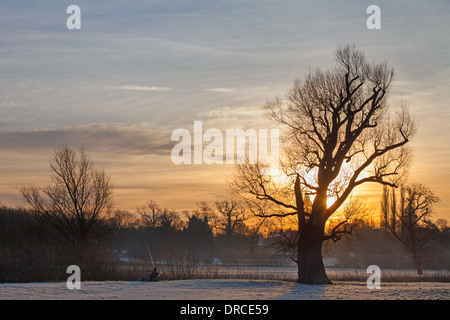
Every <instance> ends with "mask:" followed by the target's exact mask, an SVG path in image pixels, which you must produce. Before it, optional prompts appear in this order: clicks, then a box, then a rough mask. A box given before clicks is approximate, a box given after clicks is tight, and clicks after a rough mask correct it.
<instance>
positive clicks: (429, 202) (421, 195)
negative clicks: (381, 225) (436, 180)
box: [383, 184, 439, 274]
mask: <svg viewBox="0 0 450 320" xmlns="http://www.w3.org/2000/svg"><path fill="white" fill-rule="evenodd" d="M392 194H393V195H394V194H395V191H394V190H392ZM383 201H384V199H383ZM400 201H401V205H400V207H401V209H400V210H395V211H394V210H392V211H391V215H392V217H393V218H392V219H390V221H389V223H388V224H387V228H388V230H389V231H390V232H391V233H392V234H393V235H394V236H395V238H397V240H398V241H400V243H402V244H403V246H404V247H405V248H406V250H408V251H409V252H410V253H411V258H412V261H413V262H414V265H415V267H416V270H417V274H423V268H422V264H423V254H424V252H425V248H426V245H427V243H428V242H429V241H430V240H433V239H436V237H437V236H438V232H436V231H437V227H436V226H435V225H434V224H433V223H432V222H431V221H430V216H431V215H432V213H433V210H432V207H433V204H435V203H436V202H438V201H439V198H438V197H437V196H436V194H434V192H433V191H432V190H431V189H430V188H428V187H427V186H424V185H422V184H412V185H409V186H406V187H404V188H402V196H401V200H400ZM390 202H391V208H395V207H396V206H397V204H396V203H397V199H396V197H395V196H394V197H391V198H390Z"/></svg>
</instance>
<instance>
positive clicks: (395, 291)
mask: <svg viewBox="0 0 450 320" xmlns="http://www.w3.org/2000/svg"><path fill="white" fill-rule="evenodd" d="M0 299H2V300H5V299H14V300H26V299H33V300H50V299H52V300H101V299H107V300H114V299H121V300H143V299H145V300H235V299H238V300H257V299H260V300H271V299H276V300H310V299H314V300H322V299H332V300H339V299H344V300H355V299H358V300H378V299H385V300H396V299H402V300H414V299H421V300H422V299H432V300H435V299H445V300H449V299H450V283H436V282H407V283H381V289H379V290H377V289H368V288H367V286H366V283H365V282H344V281H342V282H336V283H335V284H333V285H302V284H298V283H295V282H288V281H270V280H234V279H227V280H211V279H210V280H177V281H160V282H137V281H136V282H124V281H106V282H82V283H81V289H80V290H69V289H68V288H67V286H66V283H65V282H51V283H49V282H46V283H14V284H12V283H3V284H0Z"/></svg>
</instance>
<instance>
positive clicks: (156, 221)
mask: <svg viewBox="0 0 450 320" xmlns="http://www.w3.org/2000/svg"><path fill="white" fill-rule="evenodd" d="M136 211H137V213H138V214H139V215H140V216H141V217H142V219H143V221H145V225H146V226H148V227H150V228H151V229H152V230H154V229H155V228H156V227H158V226H159V225H160V223H161V220H162V210H161V208H160V206H159V205H158V204H157V203H156V202H155V201H153V200H150V201H148V202H147V203H146V204H145V205H144V206H140V207H137V210H136Z"/></svg>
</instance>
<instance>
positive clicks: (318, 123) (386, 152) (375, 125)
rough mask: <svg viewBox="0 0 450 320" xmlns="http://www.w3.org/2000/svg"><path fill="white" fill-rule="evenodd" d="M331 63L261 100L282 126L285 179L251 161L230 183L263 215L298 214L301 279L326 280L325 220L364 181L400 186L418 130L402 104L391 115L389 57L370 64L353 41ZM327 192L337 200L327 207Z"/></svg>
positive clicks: (298, 252)
mask: <svg viewBox="0 0 450 320" xmlns="http://www.w3.org/2000/svg"><path fill="white" fill-rule="evenodd" d="M336 62H337V66H336V67H334V68H332V69H330V70H326V71H322V70H314V71H313V70H311V71H309V72H308V73H307V74H306V76H305V79H304V80H296V81H295V82H294V86H293V87H292V88H291V89H290V90H289V91H288V92H287V94H286V98H285V99H279V98H276V99H274V100H271V101H269V102H268V103H267V104H266V109H267V112H268V115H269V117H270V118H271V119H272V120H274V121H275V122H277V123H278V124H281V125H283V126H284V127H285V128H286V137H285V141H284V146H285V148H284V150H283V159H282V160H283V163H282V167H283V171H284V173H285V174H286V176H287V177H289V178H290V180H289V183H288V182H286V183H285V184H282V183H280V182H279V181H275V179H273V178H272V177H271V176H268V175H264V174H262V173H261V172H262V171H261V169H263V167H264V165H262V164H256V165H252V164H249V163H248V162H247V163H246V164H242V165H237V170H236V177H235V179H234V181H233V182H232V183H231V187H232V188H233V189H234V190H235V191H236V192H237V193H238V194H240V195H244V194H245V195H246V198H247V199H248V201H250V203H251V204H252V205H254V206H259V207H260V208H264V209H265V210H264V211H262V212H261V213H260V216H264V217H286V216H295V217H297V221H298V230H299V236H298V239H297V261H298V281H299V282H301V283H309V284H322V283H330V281H329V279H328V277H327V275H326V273H325V268H324V265H323V261H322V253H321V248H322V242H323V241H324V240H325V239H326V238H333V237H334V236H335V235H334V234H331V235H328V236H325V235H324V229H325V224H326V222H327V220H328V219H329V217H330V216H331V215H332V214H333V213H334V212H336V210H337V209H338V208H339V207H340V206H341V205H342V204H343V203H344V201H346V200H347V198H348V197H349V196H350V194H351V193H352V191H353V190H354V189H355V188H357V187H359V186H360V185H362V184H364V183H369V182H374V183H380V184H384V185H389V186H397V185H398V182H399V180H400V178H401V177H402V176H403V174H404V173H405V169H406V167H407V165H408V163H409V160H410V151H409V148H407V146H406V144H407V143H408V141H409V140H410V138H411V137H412V136H413V134H414V133H415V129H416V127H415V125H414V122H413V121H412V120H411V118H410V117H409V113H408V110H407V108H406V106H405V104H404V103H402V105H401V107H400V108H399V111H398V112H397V113H396V114H395V115H394V116H393V117H392V115H391V113H389V104H388V103H387V102H388V94H389V89H390V87H391V84H392V79H393V69H391V68H389V67H388V65H387V64H386V63H369V62H368V61H367V60H366V58H365V55H364V53H363V52H362V51H360V50H357V49H355V48H354V47H352V46H345V47H342V48H338V50H337V51H336ZM307 197H311V200H312V205H311V206H308V205H306V203H307V201H306V200H305V199H306V198H307ZM330 198H331V199H334V202H333V203H332V204H331V205H327V203H328V200H329V199H330ZM258 201H259V202H265V203H270V204H264V205H261V204H257V202H258ZM254 211H257V210H254Z"/></svg>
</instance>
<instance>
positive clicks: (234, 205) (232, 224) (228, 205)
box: [215, 199, 248, 239]
mask: <svg viewBox="0 0 450 320" xmlns="http://www.w3.org/2000/svg"><path fill="white" fill-rule="evenodd" d="M215 206H216V208H217V210H218V212H219V215H220V217H219V218H218V221H217V223H216V226H217V228H218V229H220V230H222V231H224V232H225V237H226V238H227V239H230V238H231V237H232V236H233V235H234V234H235V233H236V231H237V230H238V229H239V228H241V227H242V226H243V224H244V222H245V221H247V220H248V217H247V214H246V210H245V207H244V206H243V205H242V203H240V202H239V201H237V200H233V199H231V200H223V201H216V202H215Z"/></svg>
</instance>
